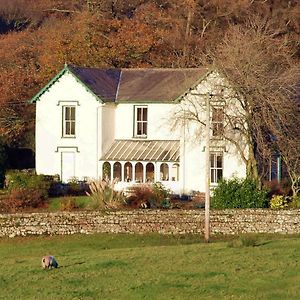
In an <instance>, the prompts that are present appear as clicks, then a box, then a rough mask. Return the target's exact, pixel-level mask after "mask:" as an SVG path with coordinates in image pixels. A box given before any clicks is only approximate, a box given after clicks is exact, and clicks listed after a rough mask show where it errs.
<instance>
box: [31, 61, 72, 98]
mask: <svg viewBox="0 0 300 300" xmlns="http://www.w3.org/2000/svg"><path fill="white" fill-rule="evenodd" d="M66 71H67V67H66V66H65V67H64V68H63V69H62V70H61V71H60V72H59V73H58V74H57V75H56V76H55V77H53V78H52V79H51V80H50V81H49V82H48V83H47V84H46V85H45V86H44V87H43V88H42V89H41V90H40V91H39V92H38V93H37V94H36V95H35V96H34V97H32V98H31V99H30V100H29V102H30V103H35V102H36V101H38V100H40V97H41V96H42V95H43V94H44V93H45V92H47V91H48V90H49V88H50V87H51V86H52V85H53V84H54V83H55V82H57V80H58V79H59V78H60V77H62V76H63V75H64V74H65V73H66Z"/></svg>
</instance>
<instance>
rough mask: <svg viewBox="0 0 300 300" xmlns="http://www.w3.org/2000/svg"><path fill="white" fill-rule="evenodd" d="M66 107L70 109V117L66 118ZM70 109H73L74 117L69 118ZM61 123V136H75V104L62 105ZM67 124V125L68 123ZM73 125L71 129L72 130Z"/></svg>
mask: <svg viewBox="0 0 300 300" xmlns="http://www.w3.org/2000/svg"><path fill="white" fill-rule="evenodd" d="M67 109H70V113H68V115H69V117H70V119H67V117H68V116H67ZM72 109H74V119H72V118H71V115H72ZM62 123H63V126H62V127H63V128H62V129H63V130H62V136H63V137H75V136H76V106H75V105H64V106H63V107H62ZM67 124H69V127H68V125H67ZM72 126H73V130H74V131H73V130H72Z"/></svg>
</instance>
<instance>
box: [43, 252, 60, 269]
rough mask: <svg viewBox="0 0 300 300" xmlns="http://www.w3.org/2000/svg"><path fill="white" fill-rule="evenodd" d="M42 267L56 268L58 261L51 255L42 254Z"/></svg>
mask: <svg viewBox="0 0 300 300" xmlns="http://www.w3.org/2000/svg"><path fill="white" fill-rule="evenodd" d="M42 267H43V269H52V268H58V263H57V261H56V259H55V257H54V256H52V255H48V256H43V258H42Z"/></svg>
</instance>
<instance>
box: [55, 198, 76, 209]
mask: <svg viewBox="0 0 300 300" xmlns="http://www.w3.org/2000/svg"><path fill="white" fill-rule="evenodd" d="M78 208H79V205H78V204H77V202H76V199H75V198H74V197H65V198H63V199H62V200H61V201H60V202H59V210H61V211H72V210H74V209H78Z"/></svg>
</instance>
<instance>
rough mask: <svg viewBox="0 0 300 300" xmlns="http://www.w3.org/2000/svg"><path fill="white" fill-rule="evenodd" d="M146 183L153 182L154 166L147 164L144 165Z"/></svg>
mask: <svg viewBox="0 0 300 300" xmlns="http://www.w3.org/2000/svg"><path fill="white" fill-rule="evenodd" d="M146 182H154V164H153V163H147V165H146Z"/></svg>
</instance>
